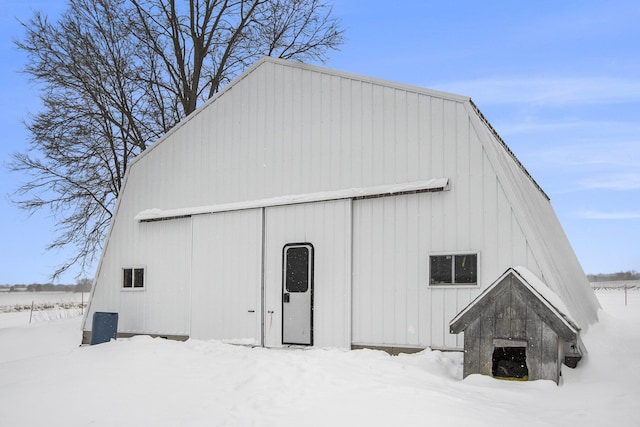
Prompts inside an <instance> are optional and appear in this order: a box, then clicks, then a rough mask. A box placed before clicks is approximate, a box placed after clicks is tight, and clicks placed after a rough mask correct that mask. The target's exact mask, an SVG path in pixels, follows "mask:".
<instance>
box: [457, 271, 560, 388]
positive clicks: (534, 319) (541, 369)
mask: <svg viewBox="0 0 640 427" xmlns="http://www.w3.org/2000/svg"><path fill="white" fill-rule="evenodd" d="M516 280H517V279H515V278H514V277H513V276H512V275H509V276H507V277H505V278H504V281H508V282H509V283H502V284H501V285H500V286H498V287H497V289H496V290H497V292H496V293H495V294H494V295H492V296H491V301H490V302H489V304H487V305H484V310H483V311H482V312H481V313H480V314H479V315H478V316H477V317H476V318H475V319H474V320H473V321H472V322H471V323H470V324H469V325H468V326H467V328H466V329H465V331H464V347H465V354H464V376H465V377H466V376H467V375H470V374H476V373H479V374H483V375H489V376H491V375H492V372H491V371H492V357H493V350H494V339H499V340H513V341H526V342H527V367H528V370H529V379H530V380H539V379H547V380H553V381H555V382H556V383H557V382H558V380H559V372H560V366H561V364H562V360H563V359H564V355H563V354H562V352H563V345H562V342H561V339H560V338H559V337H558V335H557V334H556V333H555V332H554V330H553V329H552V328H551V327H550V326H549V325H548V324H547V323H546V322H545V321H544V320H543V319H542V318H541V317H540V316H539V315H538V314H537V312H536V310H534V308H533V307H536V306H537V304H539V301H538V300H537V299H536V298H535V297H534V296H533V295H532V294H530V293H529V292H528V291H527V290H526V289H524V288H523V287H522V286H519V283H516Z"/></svg>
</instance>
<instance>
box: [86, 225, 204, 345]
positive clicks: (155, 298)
mask: <svg viewBox="0 0 640 427" xmlns="http://www.w3.org/2000/svg"><path fill="white" fill-rule="evenodd" d="M136 226H137V227H139V228H138V229H137V230H134V231H132V232H131V231H130V232H127V231H125V230H122V229H121V230H118V231H119V232H117V233H116V234H115V236H112V238H119V242H118V243H119V245H118V247H117V248H116V250H113V249H114V248H113V246H111V247H109V248H107V249H108V253H107V255H106V257H105V259H104V260H103V264H102V265H103V268H101V270H100V272H99V274H98V277H97V281H98V284H99V285H100V286H97V287H96V289H95V291H94V294H93V295H92V303H91V307H90V311H91V312H90V313H88V314H87V319H88V320H89V319H90V318H91V316H92V315H93V313H94V312H96V311H111V312H117V313H119V319H118V331H119V332H125V333H148V334H158V335H184V336H188V335H189V312H190V307H189V305H190V296H191V294H190V282H191V276H190V274H191V273H190V272H191V270H190V266H191V265H190V264H191V259H190V257H191V220H190V219H180V220H176V221H160V222H153V223H146V224H136ZM127 267H143V268H144V269H145V271H144V289H142V290H138V289H133V290H131V289H123V288H122V280H123V278H122V277H123V273H122V269H123V268H127ZM87 326H88V328H86V330H91V322H90V320H89V321H88V324H87Z"/></svg>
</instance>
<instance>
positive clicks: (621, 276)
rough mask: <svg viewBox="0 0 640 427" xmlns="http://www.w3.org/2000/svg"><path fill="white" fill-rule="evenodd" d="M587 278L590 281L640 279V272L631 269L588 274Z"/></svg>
mask: <svg viewBox="0 0 640 427" xmlns="http://www.w3.org/2000/svg"><path fill="white" fill-rule="evenodd" d="M587 278H588V279H589V281H590V282H618V281H621V280H640V273H639V272H637V271H635V270H630V271H620V272H618V273H608V274H605V273H599V274H587Z"/></svg>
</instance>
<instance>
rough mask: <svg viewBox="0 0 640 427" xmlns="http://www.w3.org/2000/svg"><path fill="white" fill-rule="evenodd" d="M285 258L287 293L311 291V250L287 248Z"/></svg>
mask: <svg viewBox="0 0 640 427" xmlns="http://www.w3.org/2000/svg"><path fill="white" fill-rule="evenodd" d="M285 257H286V259H285V265H286V272H285V274H286V276H285V277H286V279H285V288H286V290H287V292H307V289H309V248H306V247H290V248H287V250H286V254H285Z"/></svg>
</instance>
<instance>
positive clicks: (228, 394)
mask: <svg viewBox="0 0 640 427" xmlns="http://www.w3.org/2000/svg"><path fill="white" fill-rule="evenodd" d="M597 295H598V298H599V299H600V301H601V303H602V305H603V307H604V311H602V312H601V313H600V319H601V321H600V322H599V323H598V324H597V325H595V326H594V327H592V328H591V330H590V331H589V333H588V334H587V335H586V336H585V337H584V341H585V344H586V345H587V348H588V350H589V354H588V356H587V357H586V359H584V360H583V361H582V362H581V364H580V365H579V367H578V368H577V369H574V370H572V369H568V368H566V367H563V381H562V384H561V386H560V387H557V386H556V385H555V384H554V383H553V382H549V381H536V382H528V383H521V382H506V381H498V380H494V379H492V378H488V377H483V376H476V375H474V376H470V377H468V378H467V379H465V380H462V356H461V354H458V353H441V352H437V351H424V352H421V353H418V354H414V355H402V356H397V357H391V356H388V355H387V354H385V353H382V352H379V351H371V350H358V351H339V350H328V349H308V350H268V349H263V348H247V347H240V346H234V345H229V344H223V343H219V342H209V341H195V340H191V341H188V342H186V343H180V342H174V341H167V340H163V339H151V338H149V337H135V338H132V339H126V340H118V341H112V342H111V343H107V344H100V345H97V346H92V347H79V346H78V344H79V342H80V335H81V334H80V317H75V318H72V319H63V320H49V321H44V320H43V321H38V322H34V323H32V324H28V323H26V322H25V323H22V324H18V323H20V322H19V321H17V320H15V319H14V320H15V321H14V322H6V323H3V322H2V319H4V318H5V317H6V316H12V315H14V313H0V425H2V426H85V425H92V426H134V425H135V426H147V425H153V426H202V425H206V426H293V425H296V426H300V425H302V426H342V425H349V426H354V425H366V426H425V425H440V426H443V425H444V426H469V425H473V426H491V427H496V426H507V425H518V426H574V425H575V426H639V425H640V411H638V410H637V407H638V402H639V401H640V291H632V292H629V295H628V301H627V304H628V305H627V306H625V305H624V293H623V292H621V291H616V290H613V291H602V290H599V291H597ZM19 314H22V313H19ZM23 320H24V319H23ZM27 321H28V319H27ZM9 323H10V324H9Z"/></svg>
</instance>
